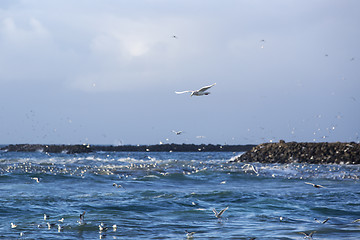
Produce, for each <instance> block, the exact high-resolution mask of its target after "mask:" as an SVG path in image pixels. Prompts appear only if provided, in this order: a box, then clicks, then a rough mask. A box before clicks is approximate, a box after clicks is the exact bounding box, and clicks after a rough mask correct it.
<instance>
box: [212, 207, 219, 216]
mask: <svg viewBox="0 0 360 240" xmlns="http://www.w3.org/2000/svg"><path fill="white" fill-rule="evenodd" d="M212 210H213V212H214V214H215V216H216V217H218V216H219V214H218V212H217V211H216V209H215V208H213V209H212Z"/></svg>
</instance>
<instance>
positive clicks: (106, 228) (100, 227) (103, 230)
mask: <svg viewBox="0 0 360 240" xmlns="http://www.w3.org/2000/svg"><path fill="white" fill-rule="evenodd" d="M107 230H108V227H106V226H105V225H104V223H100V224H99V231H100V232H105V231H107Z"/></svg>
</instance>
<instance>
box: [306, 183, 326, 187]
mask: <svg viewBox="0 0 360 240" xmlns="http://www.w3.org/2000/svg"><path fill="white" fill-rule="evenodd" d="M305 184H309V185H312V186H313V187H315V188H325V187H324V186H321V185H318V184H314V183H310V182H305Z"/></svg>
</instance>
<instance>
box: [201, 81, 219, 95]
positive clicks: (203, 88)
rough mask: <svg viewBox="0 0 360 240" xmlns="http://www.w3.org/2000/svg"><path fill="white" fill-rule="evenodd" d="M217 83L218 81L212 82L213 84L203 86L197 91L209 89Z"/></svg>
mask: <svg viewBox="0 0 360 240" xmlns="http://www.w3.org/2000/svg"><path fill="white" fill-rule="evenodd" d="M215 84H216V83H214V84H211V85H209V86H205V87H202V88H200V89H199V90H197V92H199V93H201V92H205V91H206V90H208V89H209V88H211V87H213V86H215Z"/></svg>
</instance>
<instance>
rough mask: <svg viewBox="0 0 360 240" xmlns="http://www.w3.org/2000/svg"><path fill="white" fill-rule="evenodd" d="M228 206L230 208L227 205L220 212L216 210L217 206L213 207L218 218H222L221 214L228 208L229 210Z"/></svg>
mask: <svg viewBox="0 0 360 240" xmlns="http://www.w3.org/2000/svg"><path fill="white" fill-rule="evenodd" d="M228 208H229V207H226V208H224V209H223V210H221V211H220V212H217V211H216V210H215V208H213V209H212V210H213V212H214V214H215V217H217V218H218V219H220V218H221V215H222V214H223V213H224V212H225V211H226V210H228Z"/></svg>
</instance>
